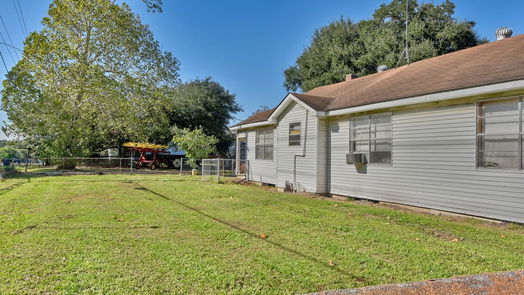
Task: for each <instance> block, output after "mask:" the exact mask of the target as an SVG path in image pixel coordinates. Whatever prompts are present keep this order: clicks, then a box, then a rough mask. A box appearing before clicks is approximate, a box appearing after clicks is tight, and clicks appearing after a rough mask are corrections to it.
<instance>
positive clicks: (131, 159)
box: [130, 157, 133, 174]
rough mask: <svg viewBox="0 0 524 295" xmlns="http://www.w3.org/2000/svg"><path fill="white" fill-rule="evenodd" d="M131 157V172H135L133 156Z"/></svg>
mask: <svg viewBox="0 0 524 295" xmlns="http://www.w3.org/2000/svg"><path fill="white" fill-rule="evenodd" d="M130 159H131V174H133V157H131V158H130Z"/></svg>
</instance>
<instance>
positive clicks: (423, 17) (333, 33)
mask: <svg viewBox="0 0 524 295" xmlns="http://www.w3.org/2000/svg"><path fill="white" fill-rule="evenodd" d="M454 12H455V4H453V3H452V2H451V1H449V0H446V1H445V2H443V3H441V4H440V5H435V4H433V3H423V4H419V3H418V2H417V1H416V0H411V1H409V7H408V15H409V26H408V40H409V52H410V61H411V62H414V61H418V60H421V59H425V58H430V57H433V56H437V55H441V54H445V53H448V52H452V51H456V50H460V49H464V48H468V47H472V46H476V45H478V44H479V43H482V42H485V41H484V40H480V39H479V37H478V36H477V35H476V33H475V31H474V26H475V23H474V22H472V21H459V20H458V19H456V18H455V17H454V16H453V15H454ZM405 20H406V0H393V1H392V2H391V3H389V4H383V5H381V6H380V8H378V9H377V10H375V12H374V14H373V18H372V19H370V20H363V21H360V22H358V23H353V22H351V21H350V20H349V19H343V18H342V19H340V20H338V21H335V22H332V23H330V24H329V25H327V26H325V27H322V28H320V29H318V30H316V31H315V32H314V34H313V39H312V41H311V44H310V45H309V46H308V47H307V48H306V49H305V50H304V52H303V53H302V54H301V55H300V56H299V57H298V59H297V61H296V63H295V65H293V66H291V67H290V68H288V69H286V70H285V72H284V76H285V82H284V87H286V89H288V90H292V91H297V90H298V89H302V90H303V91H308V90H310V89H312V88H315V87H318V86H322V85H327V84H332V83H337V82H340V81H343V80H344V78H345V76H346V75H347V74H349V73H353V74H357V75H358V76H364V75H368V74H371V73H374V72H375V71H376V68H377V66H378V65H381V64H385V65H387V66H388V67H390V68H391V67H395V66H398V65H404V64H406V62H407V60H406V59H405V58H400V57H401V56H402V55H401V54H402V52H403V51H404V47H405V41H406V38H405Z"/></svg>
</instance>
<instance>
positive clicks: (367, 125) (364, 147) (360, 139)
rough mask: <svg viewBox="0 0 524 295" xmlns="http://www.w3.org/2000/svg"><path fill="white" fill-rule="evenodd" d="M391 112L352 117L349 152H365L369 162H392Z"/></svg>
mask: <svg viewBox="0 0 524 295" xmlns="http://www.w3.org/2000/svg"><path fill="white" fill-rule="evenodd" d="M391 130H392V128H391V113H381V114H373V115H366V116H360V117H354V118H351V119H350V121H349V152H350V153H352V154H364V155H365V156H366V161H367V162H369V163H384V164H390V163H391V142H392V140H391V139H392V132H391Z"/></svg>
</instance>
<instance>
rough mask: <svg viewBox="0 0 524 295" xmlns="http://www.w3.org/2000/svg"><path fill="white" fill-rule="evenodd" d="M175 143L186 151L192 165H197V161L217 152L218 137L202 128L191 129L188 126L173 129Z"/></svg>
mask: <svg viewBox="0 0 524 295" xmlns="http://www.w3.org/2000/svg"><path fill="white" fill-rule="evenodd" d="M173 133H174V134H175V135H174V136H173V143H174V144H176V146H177V147H178V148H179V149H181V150H183V151H185V152H186V157H188V158H189V163H190V165H191V167H193V168H195V167H196V161H197V160H201V159H203V158H205V157H208V156H209V155H210V154H212V153H213V152H215V150H216V148H215V145H216V144H217V143H218V139H217V138H216V137H215V136H213V135H206V134H205V133H204V131H203V130H202V129H200V128H199V129H194V130H190V129H188V128H183V129H180V128H177V127H175V128H174V129H173Z"/></svg>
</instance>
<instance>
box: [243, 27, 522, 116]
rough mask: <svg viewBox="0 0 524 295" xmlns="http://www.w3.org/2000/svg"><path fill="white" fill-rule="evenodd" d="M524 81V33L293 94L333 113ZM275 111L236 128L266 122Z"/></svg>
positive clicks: (308, 103) (311, 105) (305, 101)
mask: <svg viewBox="0 0 524 295" xmlns="http://www.w3.org/2000/svg"><path fill="white" fill-rule="evenodd" d="M520 79H524V34H522V35H518V36H515V37H512V38H508V39H504V40H501V41H496V42H491V43H487V44H483V45H479V46H475V47H472V48H468V49H464V50H460V51H456V52H452V53H448V54H445V55H441V56H437V57H433V58H429V59H425V60H421V61H418V62H415V63H412V64H410V65H405V66H402V67H399V68H396V69H390V70H387V71H385V72H382V73H376V74H371V75H368V76H364V77H361V78H357V79H353V80H350V81H344V82H340V83H336V84H331V85H326V86H321V87H317V88H315V89H312V90H310V91H308V92H306V93H305V94H299V93H293V95H294V96H295V97H297V98H298V99H300V100H301V101H303V102H304V103H306V104H307V105H309V106H310V107H312V108H313V109H315V110H317V111H330V110H337V109H344V108H350V107H356V106H361V105H366V104H372V103H378V102H385V101H390V100H395V99H401V98H407V97H413V96H420V95H425V94H431V93H438V92H444V91H450V90H458V89H464V88H469V87H475V86H482V85H489V84H495V83H502V82H509V81H514V80H520ZM274 110H275V109H272V110H269V111H266V112H261V113H258V114H255V115H253V116H251V117H249V118H248V119H246V120H244V121H242V122H240V123H238V124H236V125H235V126H239V125H244V124H248V123H256V122H262V121H265V120H267V119H268V118H269V116H270V115H271V113H273V111H274Z"/></svg>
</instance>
